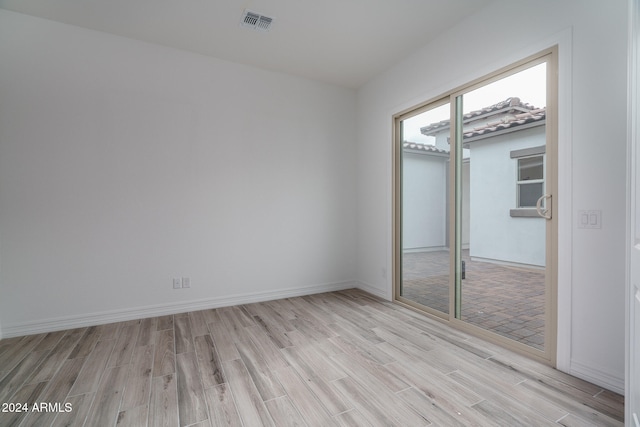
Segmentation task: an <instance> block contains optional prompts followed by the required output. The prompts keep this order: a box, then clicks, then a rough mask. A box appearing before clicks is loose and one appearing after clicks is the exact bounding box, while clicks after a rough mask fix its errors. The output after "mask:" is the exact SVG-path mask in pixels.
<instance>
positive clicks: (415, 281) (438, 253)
mask: <svg viewBox="0 0 640 427" xmlns="http://www.w3.org/2000/svg"><path fill="white" fill-rule="evenodd" d="M449 115H450V105H449V103H444V104H442V103H441V104H435V105H434V106H430V107H429V108H428V109H426V111H421V112H418V113H417V114H415V115H412V116H411V117H408V118H405V119H404V120H401V121H400V127H401V133H402V261H401V264H402V268H401V270H402V280H401V289H400V296H401V297H403V298H405V299H407V300H409V301H412V302H414V303H417V304H420V305H422V306H424V307H426V308H427V309H428V310H430V311H433V312H434V314H438V313H444V314H446V313H449V294H450V292H449V289H450V288H449V282H450V280H449V275H450V269H451V268H450V265H451V264H450V262H449V255H450V246H451V245H450V242H449V232H448V230H449V217H450V212H449V193H450V191H449V167H450V153H449V152H450V149H449V138H448V133H447V129H449ZM433 129H441V130H442V132H439V134H438V135H437V136H434V135H432V133H433Z"/></svg>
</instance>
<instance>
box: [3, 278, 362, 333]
mask: <svg viewBox="0 0 640 427" xmlns="http://www.w3.org/2000/svg"><path fill="white" fill-rule="evenodd" d="M358 287H359V283H358V282H355V281H350V282H337V283H326V284H321V285H313V286H306V287H300V288H289V289H279V290H275V291H268V292H258V293H251V294H236V295H229V296H225V297H218V298H208V299H198V300H193V301H183V302H179V303H171V304H158V305H149V306H142V307H132V308H126V309H122V310H110V311H103V312H99V313H87V314H81V315H74V316H65V317H57V318H53V319H45V320H37V321H31V322H24V323H17V324H8V325H3V326H4V327H3V328H2V330H0V337H4V338H10V337H18V336H24V335H33V334H41V333H46V332H53V331H61V330H66V329H74V328H83V327H87V326H95V325H102V324H107V323H114V322H124V321H127V320H135V319H144V318H147V317H156V316H166V315H169V314H177V313H185V312H189V311H198V310H206V309H211V308H219V307H229V306H234V305H240V304H250V303H254V302H261V301H271V300H276V299H282V298H291V297H299V296H303V295H312V294H318V293H322V292H332V291H340V290H344V289H351V288H358Z"/></svg>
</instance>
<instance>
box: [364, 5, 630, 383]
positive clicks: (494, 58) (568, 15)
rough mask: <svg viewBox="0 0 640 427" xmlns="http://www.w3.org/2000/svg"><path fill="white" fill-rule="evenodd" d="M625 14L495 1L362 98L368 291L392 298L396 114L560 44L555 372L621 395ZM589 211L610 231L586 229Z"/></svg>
mask: <svg viewBox="0 0 640 427" xmlns="http://www.w3.org/2000/svg"><path fill="white" fill-rule="evenodd" d="M626 17H627V5H626V1H624V0H615V1H608V2H602V1H596V0H588V1H584V0H563V1H555V0H541V1H537V2H525V1H513V0H502V1H496V2H495V3H492V4H491V5H490V6H489V7H487V8H486V9H484V10H482V11H481V12H479V13H478V14H476V15H475V16H472V17H470V18H469V19H468V20H466V21H465V22H463V23H462V24H461V25H458V26H456V27H453V28H451V29H450V30H449V31H448V32H446V33H444V34H442V35H441V36H440V38H439V39H437V40H436V41H434V42H433V43H431V44H429V45H427V46H425V47H424V48H423V49H422V50H420V51H418V52H417V53H416V54H414V55H413V56H411V57H409V58H407V59H406V60H404V61H402V62H400V63H398V64H397V66H396V67H394V68H393V69H391V70H389V71H388V72H387V73H385V74H383V75H381V76H379V77H378V78H376V79H374V80H372V81H370V82H369V83H368V84H367V85H365V86H364V87H362V88H361V89H360V90H359V91H358V110H357V111H358V154H357V155H358V252H357V253H358V278H359V280H360V281H361V282H362V283H363V285H362V286H363V288H364V289H367V290H370V291H371V292H375V293H377V294H379V295H383V296H386V297H388V298H390V297H391V277H392V275H391V274H390V272H391V259H392V241H391V236H392V234H391V231H392V223H391V219H392V215H391V213H392V210H391V209H392V208H391V207H392V192H391V183H392V178H391V177H392V158H391V156H392V150H391V143H392V142H391V141H392V130H391V123H392V121H391V116H392V115H393V114H394V113H397V112H399V111H401V110H403V109H405V108H409V107H411V106H412V105H415V104H417V103H419V102H423V101H425V100H427V99H430V98H432V97H436V96H439V95H440V94H442V93H444V92H445V91H447V90H450V89H452V88H454V87H456V86H458V85H461V84H464V83H466V82H468V81H470V80H472V79H474V78H477V77H481V76H482V75H484V74H486V73H488V72H491V71H493V70H495V69H497V68H499V67H501V66H505V65H508V64H509V63H511V62H514V61H516V60H518V59H521V58H522V57H523V56H526V55H529V54H533V53H535V52H536V51H539V50H541V49H543V48H545V47H547V46H549V45H550V44H552V43H556V42H558V41H559V40H560V41H562V44H561V48H560V63H561V73H560V79H561V81H560V85H561V87H560V94H561V96H560V103H561V105H560V113H561V116H560V121H561V122H560V129H559V131H560V147H559V149H560V162H561V163H560V167H561V171H560V181H559V185H560V191H561V192H564V193H562V194H559V195H558V208H559V212H558V214H559V221H560V234H561V235H560V254H559V260H560V265H559V269H560V272H559V274H560V280H559V285H558V286H559V296H558V297H559V300H560V307H559V316H560V318H559V320H558V322H559V331H558V332H559V339H558V346H559V347H558V366H559V367H560V368H561V369H563V370H565V371H569V372H572V373H574V374H576V375H579V376H581V377H583V378H588V379H590V380H592V381H595V382H598V383H599V384H602V385H605V386H607V387H609V388H612V389H615V390H618V391H622V390H623V384H624V259H625V253H624V242H625V229H624V225H625V135H626V120H625V112H626V110H625V108H626V93H625V92H626V54H627V50H626V45H627V38H626V34H627V28H626V22H627V18H626ZM487 46H490V47H491V48H490V49H487ZM433 64H442V66H438V67H435V66H433ZM567 74H568V75H567ZM594 117H595V118H596V119H594ZM563 198H564V199H563ZM580 209H600V210H602V229H599V230H584V229H577V221H576V216H577V210H580Z"/></svg>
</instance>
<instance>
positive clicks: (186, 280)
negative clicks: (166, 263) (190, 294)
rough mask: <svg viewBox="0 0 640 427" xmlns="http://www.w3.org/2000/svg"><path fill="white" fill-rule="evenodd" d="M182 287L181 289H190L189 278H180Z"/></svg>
mask: <svg viewBox="0 0 640 427" xmlns="http://www.w3.org/2000/svg"><path fill="white" fill-rule="evenodd" d="M182 287H183V288H190V287H191V279H190V278H189V277H183V278H182Z"/></svg>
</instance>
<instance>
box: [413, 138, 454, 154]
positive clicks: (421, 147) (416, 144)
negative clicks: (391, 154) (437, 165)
mask: <svg viewBox="0 0 640 427" xmlns="http://www.w3.org/2000/svg"><path fill="white" fill-rule="evenodd" d="M402 148H403V149H404V150H418V151H427V152H429V153H440V154H449V150H443V149H441V148H436V146H435V145H430V144H423V143H420V142H409V141H404V142H403V143H402Z"/></svg>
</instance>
